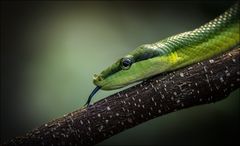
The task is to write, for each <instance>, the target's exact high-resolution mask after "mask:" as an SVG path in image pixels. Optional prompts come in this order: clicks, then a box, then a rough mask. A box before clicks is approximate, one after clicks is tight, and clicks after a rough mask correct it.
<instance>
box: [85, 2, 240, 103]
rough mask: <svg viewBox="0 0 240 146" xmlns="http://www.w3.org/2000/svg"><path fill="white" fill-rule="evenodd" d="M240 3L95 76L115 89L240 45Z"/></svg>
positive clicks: (143, 47) (138, 50)
mask: <svg viewBox="0 0 240 146" xmlns="http://www.w3.org/2000/svg"><path fill="white" fill-rule="evenodd" d="M239 17H240V8H239V3H236V4H234V5H233V6H232V7H231V8H229V9H228V10H227V11H225V12H224V13H223V14H222V15H220V16H219V17H217V18H215V19H214V20H212V21H210V22H208V23H206V24H205V25H203V26H201V27H199V28H197V29H195V30H192V31H188V32H184V33H181V34H177V35H174V36H171V37H168V38H166V39H164V40H161V41H159V42H156V43H153V44H144V45H141V46H139V47H137V48H136V49H135V50H133V51H131V52H130V53H129V54H127V55H126V56H124V57H122V58H120V59H119V60H117V61H116V62H115V63H114V64H112V65H111V66H110V67H108V68H107V69H105V70H103V71H102V72H101V73H100V74H99V75H94V80H93V82H94V84H95V85H96V86H97V87H96V88H95V89H94V91H93V92H92V93H91V95H90V96H89V99H88V101H87V104H89V103H90V100H91V98H92V96H93V95H94V94H95V93H96V92H97V91H98V90H99V89H103V90H113V89H118V88H121V87H124V86H127V85H129V84H131V83H134V82H137V81H141V80H143V79H146V78H150V77H152V76H154V75H157V74H160V73H163V72H168V71H173V70H176V69H178V68H181V67H185V66H188V65H190V64H193V63H197V62H199V61H202V60H205V59H208V58H211V57H213V56H215V55H218V54H220V53H223V52H226V51H227V50H229V49H231V48H233V47H234V46H236V45H239V43H240V41H239Z"/></svg>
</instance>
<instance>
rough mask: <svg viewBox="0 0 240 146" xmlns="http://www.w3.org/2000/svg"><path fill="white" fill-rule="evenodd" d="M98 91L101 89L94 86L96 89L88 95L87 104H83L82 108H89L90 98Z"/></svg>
mask: <svg viewBox="0 0 240 146" xmlns="http://www.w3.org/2000/svg"><path fill="white" fill-rule="evenodd" d="M99 89H101V87H100V86H96V88H94V90H93V91H92V93H91V94H90V95H89V97H88V100H87V102H86V104H85V105H84V106H86V105H87V106H89V104H90V102H91V99H92V97H93V96H94V95H95V94H96V93H97V92H98V90H99Z"/></svg>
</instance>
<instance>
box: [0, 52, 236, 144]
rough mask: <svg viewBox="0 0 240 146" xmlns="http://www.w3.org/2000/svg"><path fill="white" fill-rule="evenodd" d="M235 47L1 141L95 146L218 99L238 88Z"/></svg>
mask: <svg viewBox="0 0 240 146" xmlns="http://www.w3.org/2000/svg"><path fill="white" fill-rule="evenodd" d="M239 63H240V48H236V49H234V50H232V51H230V52H227V53H225V54H224V55H221V56H218V57H215V58H213V59H210V60H207V61H203V62H201V63H197V64H194V65H192V66H190V67H187V68H183V69H179V70H177V71H175V72H170V73H167V74H165V75H163V74H161V75H158V76H155V77H153V78H152V79H149V80H147V81H144V82H143V83H141V84H138V85H136V86H133V87H131V88H128V89H126V90H124V91H121V92H119V93H116V94H113V95H111V96H109V97H106V98H105V99H103V100H100V101H98V102H96V103H95V104H94V105H92V106H90V107H88V108H84V109H79V110H77V111H74V112H72V113H69V114H68V115H66V116H65V117H61V118H59V119H56V120H53V121H51V122H49V123H47V124H44V125H42V126H40V127H39V128H37V129H35V130H33V131H31V132H29V133H27V134H26V135H25V136H22V137H16V138H14V139H12V140H10V141H8V142H7V143H5V144H4V145H14V144H15V145H83V144H84V145H86V144H87V145H94V144H97V143H99V142H101V141H103V140H104V139H107V138H108V137H111V136H113V135H115V134H117V133H119V132H121V131H124V130H126V129H129V128H131V127H134V126H136V125H138V124H140V123H143V122H146V121H148V120H150V119H153V118H155V117H158V116H161V115H164V114H167V113H170V112H173V111H177V110H180V109H184V108H187V107H191V106H195V105H200V104H206V103H212V102H216V101H218V100H221V99H223V98H225V97H227V96H228V95H229V93H230V92H232V91H233V90H235V89H237V88H239V87H240V70H239Z"/></svg>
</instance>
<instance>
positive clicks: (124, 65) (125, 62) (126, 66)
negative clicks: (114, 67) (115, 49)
mask: <svg viewBox="0 0 240 146" xmlns="http://www.w3.org/2000/svg"><path fill="white" fill-rule="evenodd" d="M131 65H132V60H131V59H130V58H122V60H121V68H122V69H124V70H127V69H129V68H130V66H131Z"/></svg>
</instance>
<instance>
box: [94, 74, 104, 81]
mask: <svg viewBox="0 0 240 146" xmlns="http://www.w3.org/2000/svg"><path fill="white" fill-rule="evenodd" d="M93 80H94V81H102V80H103V78H102V76H101V75H97V74H94V75H93Z"/></svg>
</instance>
